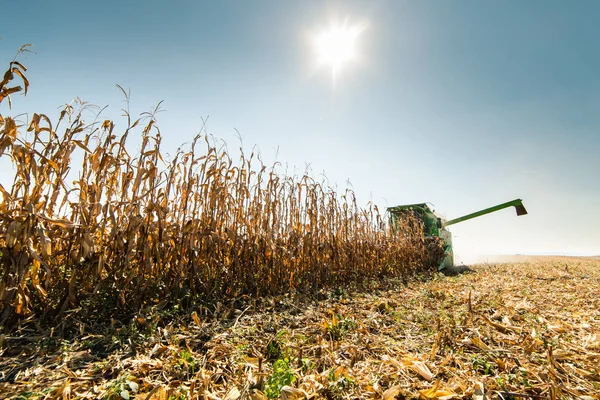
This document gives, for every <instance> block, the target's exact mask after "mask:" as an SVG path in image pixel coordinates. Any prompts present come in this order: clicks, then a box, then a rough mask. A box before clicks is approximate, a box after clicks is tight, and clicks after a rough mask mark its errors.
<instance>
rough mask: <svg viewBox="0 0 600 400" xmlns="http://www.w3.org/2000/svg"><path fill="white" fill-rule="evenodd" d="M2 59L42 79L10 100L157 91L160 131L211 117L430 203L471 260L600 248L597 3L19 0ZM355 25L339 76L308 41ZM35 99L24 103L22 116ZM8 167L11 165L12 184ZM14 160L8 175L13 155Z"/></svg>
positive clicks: (111, 110)
mask: <svg viewBox="0 0 600 400" xmlns="http://www.w3.org/2000/svg"><path fill="white" fill-rule="evenodd" d="M2 13H3V15H4V16H5V17H4V18H3V22H2V25H1V29H0V37H1V38H2V39H1V40H0V65H2V68H5V67H6V66H7V65H8V62H10V61H11V60H12V59H13V57H14V55H15V53H16V51H17V49H18V48H19V47H20V46H21V45H23V44H25V43H32V44H33V45H34V47H32V50H33V51H34V53H28V54H24V55H21V56H20V58H19V59H20V61H21V62H22V63H23V64H24V65H25V66H26V67H27V68H28V73H27V76H28V78H29V80H30V82H31V89H30V92H29V94H28V95H27V97H26V98H22V97H20V96H13V103H14V105H13V109H12V110H10V111H9V110H8V109H7V105H6V104H5V103H6V102H4V103H3V104H2V105H1V106H0V113H2V114H4V115H13V116H14V115H17V114H22V115H21V118H22V119H26V118H27V115H31V114H32V113H33V112H38V113H40V112H41V113H46V114H47V115H48V116H50V117H51V119H52V120H56V119H57V116H58V109H59V107H60V106H61V105H63V104H65V103H69V102H71V101H72V100H73V99H74V98H75V97H79V98H81V99H82V100H84V101H87V102H89V103H92V104H96V105H98V106H101V107H104V106H108V107H107V108H106V110H105V111H104V112H103V115H104V117H105V118H112V119H115V121H116V124H117V129H118V128H119V127H123V125H124V124H125V120H124V119H123V118H122V117H121V116H120V114H121V112H120V109H121V108H123V107H124V106H125V103H124V102H123V95H122V93H121V92H120V91H119V90H118V89H117V88H116V86H115V85H116V84H119V85H121V86H122V87H124V88H126V89H128V90H130V92H131V100H130V111H131V113H132V114H139V113H141V112H144V111H149V110H151V109H153V108H154V106H156V105H157V104H158V103H159V102H160V101H163V103H162V109H163V110H165V111H164V112H162V113H160V114H159V115H158V123H159V126H160V128H161V131H162V135H163V138H164V140H163V146H164V148H165V150H166V151H167V152H171V153H174V152H175V150H176V149H177V148H178V147H179V146H180V145H182V144H184V143H186V142H187V143H189V142H190V140H191V139H192V138H193V136H194V135H195V134H196V133H197V132H198V131H199V130H200V127H201V126H202V121H203V119H206V118H208V122H207V125H206V129H207V132H208V133H210V134H212V135H214V136H216V137H218V138H222V139H223V140H225V141H226V142H227V143H228V145H229V146H230V147H237V146H239V139H238V133H237V132H239V135H240V136H241V138H242V140H243V145H244V147H245V148H246V149H250V148H252V146H253V145H256V146H258V148H259V149H260V151H261V153H262V155H263V159H265V160H266V161H267V162H269V161H271V162H272V161H274V160H277V161H279V162H281V163H282V164H284V165H287V166H288V170H289V171H294V170H295V171H297V172H300V173H302V172H303V171H304V170H305V169H307V168H309V170H310V171H312V174H313V175H314V176H316V177H320V176H321V174H322V173H324V174H325V175H326V176H327V179H328V180H329V182H331V183H332V185H336V186H337V187H338V189H344V188H346V187H347V186H348V185H351V187H352V188H353V189H354V191H355V192H356V194H357V197H358V200H359V202H361V203H366V202H367V201H372V202H373V203H375V204H376V205H378V206H379V208H380V209H383V208H385V207H387V206H394V205H399V204H409V203H421V202H429V203H431V205H432V207H433V208H434V209H435V210H436V212H438V213H439V214H441V215H442V216H445V217H447V218H454V217H458V216H461V215H464V214H467V213H470V212H473V211H477V210H479V209H482V208H486V207H489V206H492V205H496V204H499V203H503V202H506V201H509V200H512V199H515V198H522V199H523V201H524V204H525V206H526V207H527V209H528V211H529V214H528V215H526V216H522V217H518V218H517V217H516V215H515V213H514V210H513V209H510V210H503V211H500V212H497V213H495V214H490V215H487V216H484V217H481V218H478V219H474V220H471V221H468V222H464V223H461V224H457V225H454V226H452V227H451V229H450V230H451V231H452V233H453V239H454V246H455V254H456V256H457V261H458V262H459V263H460V262H466V263H469V262H472V261H473V260H475V259H476V258H477V257H479V256H483V259H484V260H485V259H486V257H488V256H489V255H493V254H568V255H598V254H600V227H599V225H600V177H599V174H600V156H599V154H600V44H599V43H600V29H599V28H598V21H599V20H600V2H597V1H593V0H590V1H584V0H580V1H577V2H564V1H553V0H548V1H541V0H529V1H516V0H515V1H502V2H497V1H488V0H482V1H475V0H472V1H463V0H456V1H451V2H450V1H445V2H443V1H401V0H370V1H367V0H363V1H343V2H342V1H316V0H315V1H299V0H296V1H292V0H289V1H276V0H270V1H265V0H253V1H241V0H238V1H231V0H226V1H218V2H215V1H198V0H194V1H192V0H189V1H170V2H163V1H156V0H144V1H141V0H140V1H138V0H129V1H122V0H119V1H115V0H104V1H86V2H82V1H71V0H61V1H55V2H48V1H42V0H39V1H29V0H20V1H17V0H6V1H5V2H3V5H2ZM343 21H346V22H347V23H348V24H349V25H353V24H355V25H360V26H361V27H363V28H364V29H363V30H362V31H361V33H360V36H359V37H358V39H357V44H356V46H357V47H356V59H355V60H354V61H353V62H351V63H348V64H347V65H345V66H344V67H343V68H342V69H341V70H340V71H339V73H338V74H337V76H336V78H335V82H334V81H333V79H332V74H331V71H329V70H327V69H326V68H323V67H322V66H321V67H319V65H318V63H317V61H316V55H315V51H314V46H313V42H312V40H313V39H312V38H314V37H315V36H316V35H318V33H320V32H322V31H324V30H326V29H327V28H328V27H329V26H331V24H333V23H341V22H343ZM23 113H29V114H23ZM9 170H10V165H9V164H7V162H6V160H2V162H0V182H1V181H2V179H3V177H4V178H5V177H6V176H7V171H9ZM3 171H4V172H3Z"/></svg>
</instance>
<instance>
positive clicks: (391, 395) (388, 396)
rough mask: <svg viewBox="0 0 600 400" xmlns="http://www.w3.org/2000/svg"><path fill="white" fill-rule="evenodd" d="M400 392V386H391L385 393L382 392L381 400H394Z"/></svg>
mask: <svg viewBox="0 0 600 400" xmlns="http://www.w3.org/2000/svg"><path fill="white" fill-rule="evenodd" d="M401 391H402V389H401V387H400V385H396V386H392V387H391V388H389V389H388V390H386V391H385V392H383V400H394V399H395V398H396V396H397V395H398V394H400V392H401Z"/></svg>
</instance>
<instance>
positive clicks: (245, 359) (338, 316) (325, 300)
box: [0, 257, 600, 400]
mask: <svg viewBox="0 0 600 400" xmlns="http://www.w3.org/2000/svg"><path fill="white" fill-rule="evenodd" d="M474 271H475V272H474V273H467V274H463V275H459V276H457V277H444V276H437V275H436V276H434V277H432V278H431V277H429V278H431V279H429V278H427V279H422V280H415V281H411V282H409V283H408V284H405V285H403V284H394V283H392V282H387V287H386V288H384V287H382V286H379V287H374V288H373V289H372V290H370V291H368V292H364V291H363V292H350V291H344V290H337V291H336V292H333V293H324V292H323V293H321V298H320V299H316V298H310V299H309V298H302V297H290V296H284V297H271V298H265V299H263V300H261V301H259V302H257V301H250V300H248V299H246V300H243V299H240V301H237V302H232V303H231V304H226V305H217V307H215V308H214V309H205V308H204V309H198V310H197V311H196V312H194V313H192V314H185V315H180V316H174V315H173V314H172V311H169V312H167V311H166V309H162V310H161V307H160V304H159V305H157V306H156V307H154V308H153V309H148V310H145V311H144V312H142V313H140V314H139V315H138V316H137V318H135V319H132V320H131V321H118V320H113V321H112V324H111V325H109V326H104V327H102V326H90V325H83V324H82V325H80V334H79V335H77V336H76V337H75V338H74V339H72V340H68V341H67V340H60V339H58V337H57V336H56V335H52V334H51V333H45V334H40V333H39V332H33V331H27V332H21V333H16V334H14V335H13V336H11V337H3V338H2V345H1V346H2V356H1V357H0V379H1V382H2V383H0V385H1V386H0V393H3V395H2V397H7V398H15V399H17V398H60V397H62V398H121V397H123V398H139V399H167V398H200V399H228V400H232V399H238V398H240V399H241V398H251V399H264V398H278V397H280V398H286V399H292V398H294V399H296V398H298V399H302V398H315V399H317V398H327V399H354V398H377V399H381V398H383V399H394V398H396V399H402V398H421V399H435V398H444V399H451V398H457V399H459V398H473V399H484V398H486V396H487V397H488V398H498V399H526V398H531V399H555V398H564V399H569V398H583V399H598V398H600V396H599V395H598V393H600V369H599V367H598V365H600V299H599V298H598V293H600V260H594V259H591V258H564V257H544V258H528V259H527V260H522V261H520V262H518V263H512V264H493V265H478V266H475V267H474ZM170 313H171V314H170ZM167 321H171V322H167ZM173 321H175V322H173ZM585 396H587V397H585Z"/></svg>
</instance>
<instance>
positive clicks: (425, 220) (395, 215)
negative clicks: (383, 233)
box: [387, 199, 527, 270]
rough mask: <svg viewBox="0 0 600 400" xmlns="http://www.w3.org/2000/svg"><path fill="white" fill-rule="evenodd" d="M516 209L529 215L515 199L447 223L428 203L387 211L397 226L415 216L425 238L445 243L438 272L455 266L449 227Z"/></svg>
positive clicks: (521, 213)
mask: <svg viewBox="0 0 600 400" xmlns="http://www.w3.org/2000/svg"><path fill="white" fill-rule="evenodd" d="M508 207H514V208H515V210H516V211H517V215H525V214H527V210H526V209H525V206H523V200H521V199H515V200H513V201H509V202H506V203H502V204H498V205H497V206H494V207H489V208H486V209H484V210H481V211H477V212H474V213H471V214H467V215H463V216H462V217H459V218H454V219H451V220H450V221H445V220H443V219H442V218H441V217H438V216H437V215H436V214H434V212H433V211H432V210H431V209H430V208H429V206H428V205H427V204H426V203H420V204H407V205H403V206H396V207H389V208H388V209H387V211H388V212H389V213H390V221H391V223H392V225H395V224H396V223H397V221H398V219H400V218H402V217H403V216H406V215H413V216H414V217H416V218H417V220H418V221H420V222H421V223H422V224H423V233H424V235H425V238H426V239H427V238H440V239H442V241H443V246H444V255H443V257H442V259H441V260H440V261H439V264H438V270H443V269H445V268H452V267H453V266H454V252H453V250H452V234H451V233H450V231H449V230H447V229H446V227H447V226H450V225H454V224H457V223H459V222H463V221H466V220H469V219H472V218H477V217H480V216H482V215H485V214H489V213H493V212H495V211H499V210H502V209H504V208H508Z"/></svg>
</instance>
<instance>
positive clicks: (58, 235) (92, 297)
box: [0, 61, 440, 327]
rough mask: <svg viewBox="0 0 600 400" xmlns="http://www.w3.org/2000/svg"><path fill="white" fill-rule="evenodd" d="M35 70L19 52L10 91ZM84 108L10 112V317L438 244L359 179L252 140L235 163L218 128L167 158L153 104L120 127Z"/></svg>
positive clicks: (348, 267) (332, 270)
mask: <svg viewBox="0 0 600 400" xmlns="http://www.w3.org/2000/svg"><path fill="white" fill-rule="evenodd" d="M25 71H26V68H25V67H24V66H23V65H21V64H20V63H18V62H17V61H13V62H12V63H11V64H10V68H9V70H8V71H7V72H6V74H5V75H4V79H3V80H2V82H1V85H0V102H1V101H2V100H4V99H6V98H8V100H9V101H10V97H9V95H11V94H15V93H17V92H19V91H21V87H20V86H10V85H11V82H12V81H13V80H15V79H20V80H21V81H22V82H23V84H24V86H25V90H24V92H25V93H26V92H27V88H28V86H29V82H28V81H27V79H26V77H25ZM9 86H10V87H9ZM84 109H85V107H79V108H78V109H76V108H74V107H73V106H71V105H68V106H65V108H64V109H63V110H62V112H61V113H60V116H59V118H58V122H57V123H56V125H53V124H52V122H51V120H50V119H49V118H48V117H47V116H45V115H42V114H33V116H32V118H31V121H30V123H29V124H28V127H26V132H23V130H24V128H25V126H18V125H17V122H16V121H15V120H14V119H13V118H11V117H3V116H2V115H0V157H3V158H4V157H8V158H10V160H11V161H12V165H13V170H14V181H13V184H12V187H11V188H9V189H7V188H4V187H2V186H1V185H0V196H1V198H2V203H1V205H0V252H1V259H0V267H1V272H0V310H3V311H2V312H1V314H0V324H2V325H4V326H5V327H10V326H14V324H15V323H18V322H22V321H27V320H39V318H40V317H42V316H43V317H44V319H45V320H46V321H52V320H54V321H58V320H59V319H58V318H57V317H59V316H61V315H63V314H64V313H65V312H67V311H69V310H73V309H75V308H77V307H82V308H83V309H85V310H86V311H90V312H92V311H93V312H95V313H96V314H95V315H98V316H101V315H103V314H102V313H103V312H104V313H119V314H125V315H131V314H132V313H134V312H135V311H136V310H138V309H140V307H143V306H144V305H148V304H152V303H153V302H158V300H159V299H167V301H170V302H172V303H174V302H178V303H181V302H182V301H183V300H185V302H187V304H188V305H189V304H192V302H195V301H202V302H215V301H219V300H222V299H226V298H230V299H231V298H236V297H238V296H241V295H251V296H264V295H274V294H281V293H284V292H288V291H293V290H302V291H310V290H314V289H318V288H327V287H332V286H335V285H341V284H347V283H349V282H354V283H357V284H361V283H364V282H367V281H369V280H373V279H381V278H384V277H406V276H408V275H410V274H412V273H414V272H416V271H421V270H423V269H425V268H429V267H430V266H431V259H435V257H436V256H435V253H436V252H439V251H440V249H439V246H437V244H435V243H434V244H431V243H426V242H425V241H424V240H423V232H422V231H421V230H420V226H419V224H416V223H415V221H405V222H404V223H401V224H399V226H398V227H397V228H396V229H393V230H392V229H391V227H390V226H389V225H388V223H387V221H386V220H385V218H384V216H382V215H380V214H379V212H378V210H377V207H376V206H374V205H371V206H368V207H367V208H361V207H358V206H357V203H356V200H355V197H354V194H353V192H352V191H350V190H346V191H345V192H343V193H341V194H338V193H337V192H336V191H335V190H334V189H331V188H329V187H326V186H325V185H324V184H322V183H319V182H317V181H315V180H313V179H312V178H311V177H310V176H308V175H304V176H287V175H284V174H280V173H278V170H277V165H273V166H267V165H264V164H263V162H262V161H261V160H260V157H258V156H255V154H254V153H253V154H251V155H250V156H246V155H245V154H244V153H243V151H242V152H241V156H240V159H239V161H237V162H235V160H233V159H232V157H231V156H230V154H229V153H228V152H227V151H226V150H223V149H224V147H222V148H218V147H217V146H216V145H215V144H214V142H213V141H211V140H209V138H208V137H207V136H206V135H197V136H196V137H195V138H194V140H193V142H192V144H191V146H190V149H189V150H188V151H182V150H179V151H178V152H177V153H176V154H175V156H174V157H173V159H172V160H171V161H169V162H167V161H165V160H164V159H163V156H162V154H161V140H162V136H161V133H160V130H159V129H158V128H157V126H156V125H155V118H154V114H153V113H145V114H142V115H141V116H140V118H139V119H137V120H135V121H132V120H131V119H130V116H129V114H128V113H126V120H127V127H126V129H125V130H124V132H123V133H121V134H120V135H119V134H117V133H116V132H115V124H114V123H113V122H112V121H110V120H106V121H103V122H102V123H98V124H89V125H87V124H86V123H85V122H84V120H83V117H82V111H83V110H84ZM136 129H137V130H141V148H140V150H139V152H138V153H137V154H135V155H132V154H131V153H130V150H128V149H127V145H126V144H127V139H128V137H130V135H132V134H133V132H135V130H136ZM59 132H60V133H59ZM200 147H203V150H204V151H202V152H200V151H199V150H198V149H199V148H200ZM74 159H77V160H81V162H80V165H78V166H77V169H76V170H75V169H74V165H73V160H74ZM4 173H6V172H4ZM432 254H433V256H432ZM430 256H431V257H430ZM106 315H108V314H106Z"/></svg>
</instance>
